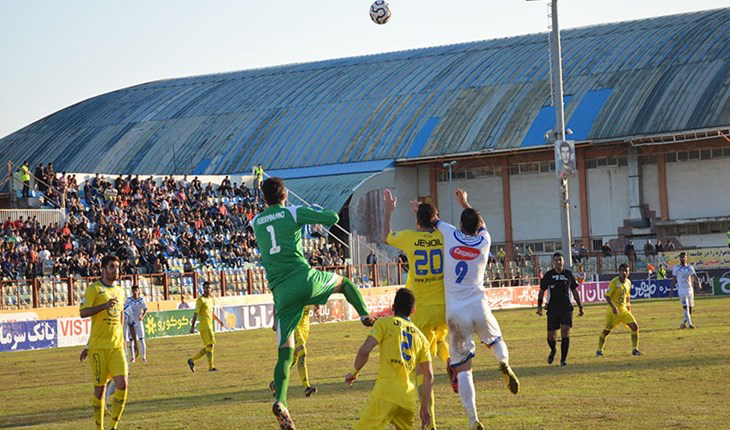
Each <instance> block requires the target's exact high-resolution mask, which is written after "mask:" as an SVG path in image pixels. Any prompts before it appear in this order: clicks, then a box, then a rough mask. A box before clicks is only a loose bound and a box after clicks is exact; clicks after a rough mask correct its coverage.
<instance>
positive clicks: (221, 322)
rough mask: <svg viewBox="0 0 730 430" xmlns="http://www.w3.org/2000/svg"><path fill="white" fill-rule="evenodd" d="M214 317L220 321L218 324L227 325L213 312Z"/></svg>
mask: <svg viewBox="0 0 730 430" xmlns="http://www.w3.org/2000/svg"><path fill="white" fill-rule="evenodd" d="M213 319H214V320H216V321H218V324H220V325H221V327H225V326H226V324H225V323H224V322H223V321H222V320H221V319H220V318H218V315H216V314H213Z"/></svg>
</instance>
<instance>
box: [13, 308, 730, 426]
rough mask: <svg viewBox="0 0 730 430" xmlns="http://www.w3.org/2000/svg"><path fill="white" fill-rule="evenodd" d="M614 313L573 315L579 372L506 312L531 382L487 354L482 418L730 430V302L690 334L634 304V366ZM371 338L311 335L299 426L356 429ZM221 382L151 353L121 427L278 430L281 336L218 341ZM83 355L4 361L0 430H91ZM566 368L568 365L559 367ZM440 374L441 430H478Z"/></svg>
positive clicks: (183, 354) (518, 313)
mask: <svg viewBox="0 0 730 430" xmlns="http://www.w3.org/2000/svg"><path fill="white" fill-rule="evenodd" d="M605 312H606V307H605V305H600V306H599V305H594V306H588V307H587V308H586V315H585V316H584V317H582V318H578V316H577V312H576V314H575V316H574V325H575V326H574V327H573V331H572V336H571V337H572V341H571V350H570V357H569V359H568V366H567V367H562V368H561V367H560V366H559V365H555V364H554V365H550V366H549V365H547V363H546V361H545V358H546V356H547V352H548V351H547V345H546V343H545V324H546V323H545V317H542V318H540V317H538V316H536V315H535V311H534V309H519V310H509V311H498V312H495V314H496V316H497V319H498V320H499V322H500V325H501V327H502V331H503V333H504V338H505V340H506V342H507V344H508V346H509V349H510V355H511V364H512V366H513V368H514V370H515V372H516V373H517V375H518V377H519V378H520V381H521V383H522V386H521V392H520V394H518V395H516V396H515V395H512V394H510V393H509V392H508V391H507V389H506V388H505V386H504V382H503V380H502V378H501V377H500V375H499V374H498V372H497V366H496V361H495V359H494V357H493V356H492V354H491V353H489V352H488V351H487V349H486V347H484V346H483V345H479V347H478V350H477V357H476V358H475V361H474V367H475V373H474V377H475V383H476V389H477V406H478V410H479V413H480V418H481V420H482V421H483V422H484V423H485V424H486V425H487V427H488V428H494V429H555V428H587V429H591V430H593V429H603V428H613V429H628V428H636V429H667V428H669V429H686V428H694V429H721V428H730V412H729V411H728V406H727V405H726V403H725V402H726V401H727V400H728V399H730V383H728V381H727V378H728V376H729V375H730V346H729V345H730V343H729V342H728V341H729V339H730V337H729V336H728V334H730V329H728V322H730V318H729V317H728V315H730V299H724V298H707V299H699V300H697V303H696V312H695V315H694V316H693V318H694V322H695V324H696V325H697V327H698V328H697V329H696V330H679V328H678V327H679V323H680V321H681V319H682V312H681V307H680V305H679V304H678V302H677V300H676V299H675V300H671V301H670V300H660V301H651V302H647V301H644V302H636V303H635V304H634V306H633V312H634V315H635V316H636V318H637V320H638V323H639V326H640V333H641V335H640V336H641V337H640V342H641V343H640V349H641V351H642V352H643V353H644V355H643V356H641V357H633V356H631V354H630V352H631V339H630V336H629V331H628V330H627V329H626V328H624V327H621V328H617V329H616V330H615V331H614V333H612V334H611V336H609V338H608V341H607V342H606V346H605V354H606V356H605V357H603V358H596V357H595V356H594V352H595V349H596V344H597V339H598V334H599V332H600V330H601V329H602V328H603V322H604V316H605ZM367 334H368V329H366V328H364V327H362V326H361V325H360V324H359V323H358V322H348V323H337V324H320V325H313V326H312V328H311V334H310V338H309V346H308V349H309V356H308V362H309V374H310V378H311V380H312V383H313V384H314V385H316V386H317V387H318V388H319V393H317V394H316V395H315V396H314V397H312V398H309V399H307V398H305V397H304V395H303V389H302V388H301V382H300V379H299V376H298V373H297V371H296V368H294V369H292V379H291V386H290V390H289V407H290V410H291V412H292V415H293V417H294V419H295V422H296V423H297V426H298V428H300V429H327V430H332V429H349V428H352V423H353V421H354V419H355V416H356V415H357V414H358V412H359V410H360V408H361V407H362V405H363V404H364V403H365V400H366V399H367V396H368V395H369V393H370V390H371V389H372V386H373V383H374V379H375V374H376V371H377V368H378V362H377V360H378V355H377V352H376V353H375V354H373V355H372V356H371V359H370V362H369V363H368V365H367V366H366V367H365V369H364V370H363V372H362V374H361V379H360V381H358V382H357V383H356V384H355V386H354V387H353V388H349V387H347V386H346V385H345V383H344V382H343V381H344V375H345V374H346V373H347V372H348V371H349V370H350V369H351V368H352V363H353V359H354V356H355V352H356V351H357V348H358V347H359V346H360V344H361V343H362V341H363V340H364V339H365V337H366V336H367ZM217 340H218V344H217V346H216V349H217V352H216V366H217V367H218V369H219V370H220V372H218V373H208V372H207V371H206V364H205V359H203V360H202V361H201V362H199V366H198V368H199V369H200V370H199V371H198V372H196V373H194V374H193V373H191V372H190V370H189V369H188V367H187V365H186V364H185V360H186V359H187V357H189V356H190V355H192V354H193V353H195V352H196V351H197V350H199V349H200V347H201V342H200V338H199V337H198V336H197V335H196V336H185V337H178V338H166V339H153V340H151V341H149V342H148V356H149V363H147V364H142V363H135V364H133V365H132V366H131V375H130V388H129V400H128V403H127V408H126V411H125V413H124V416H123V418H122V423H121V428H122V429H232V428H238V429H275V428H277V426H276V424H275V419H274V417H273V415H272V414H271V405H272V397H271V392H270V391H269V388H268V385H269V381H270V380H271V378H272V375H273V366H274V361H275V350H274V346H275V341H274V334H273V332H272V331H271V330H268V329H262V330H254V331H239V332H228V333H220V334H218V336H217ZM80 351H81V347H77V348H61V349H53V350H40V351H27V352H13V353H2V354H0V428H1V429H5V428H34V429H85V428H92V418H91V415H92V414H91V407H90V396H91V375H90V370H89V365H88V363H86V362H85V363H84V364H80V363H79V360H78V356H79V352H80ZM558 361H559V360H556V363H557V362H558ZM435 368H436V386H435V394H436V414H437V423H438V424H439V428H442V429H466V428H468V421H467V419H466V416H465V414H464V411H463V409H462V406H461V403H460V401H459V397H458V395H456V394H454V393H453V392H452V391H451V388H450V387H449V385H448V381H447V378H446V375H445V369H444V365H443V364H441V363H440V362H437V363H436V365H435Z"/></svg>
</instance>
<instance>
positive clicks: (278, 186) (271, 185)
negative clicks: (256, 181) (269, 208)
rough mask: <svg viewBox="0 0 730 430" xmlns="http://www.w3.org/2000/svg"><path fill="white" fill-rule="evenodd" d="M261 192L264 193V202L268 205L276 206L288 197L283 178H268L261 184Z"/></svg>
mask: <svg viewBox="0 0 730 430" xmlns="http://www.w3.org/2000/svg"><path fill="white" fill-rule="evenodd" d="M261 191H263V193H264V201H265V202H266V203H267V204H268V205H276V204H279V203H281V202H282V200H284V197H286V185H284V180H283V179H281V178H268V179H266V180H265V181H264V183H263V184H261Z"/></svg>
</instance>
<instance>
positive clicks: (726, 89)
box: [0, 8, 730, 174]
mask: <svg viewBox="0 0 730 430" xmlns="http://www.w3.org/2000/svg"><path fill="white" fill-rule="evenodd" d="M729 34H730V8H727V9H718V10H711V11H704V12H697V13H689V14H682V15H674V16H665V17H659V18H653V19H645V20H639V21H631V22H623V23H615V24H608V25H600V26H593V27H586V28H579V29H573V30H567V31H563V32H562V42H563V58H564V80H565V93H566V95H567V96H566V119H567V121H568V127H569V128H571V129H572V130H573V132H574V134H573V136H572V138H574V139H576V140H605V139H617V138H621V137H624V136H642V135H653V134H658V133H667V132H672V131H683V130H694V129H708V128H712V127H720V126H727V125H730V43H728V35H729ZM549 93H550V84H549V64H548V46H547V35H546V34H535V35H528V36H520V37H513V38H505V39H499V40H489V41H480V42H473V43H465V44H459V45H451V46H440V47H434V48H426V49H418V50H412V51H404V52H393V53H386V54H379V55H371V56H364V57H354V58H345V59H337V60H328V61H320V62H315V63H307V64H294V65H286V66H279V67H270V68H264V69H256V70H247V71H241V72H235V73H225V74H216V75H207V76H196V77H190V78H182V79H171V80H164V81H157V82H151V83H146V84H142V85H137V86H134V87H130V88H126V89H122V90H118V91H114V92H110V93H107V94H102V95H100V96H97V97H93V98H91V99H88V100H85V101H83V102H80V103H78V104H75V105H73V106H70V107H68V108H66V109H63V110H61V111H59V112H56V113H54V114H52V115H50V116H48V117H46V118H43V119H41V120H39V121H37V122H35V123H33V124H31V125H29V126H27V127H25V128H23V129H21V130H19V131H17V132H15V133H13V134H11V135H9V136H7V137H5V138H4V139H2V140H0V159H6V160H7V159H9V160H12V161H14V162H19V161H22V160H25V159H28V160H31V162H32V163H36V162H48V161H53V162H54V163H55V164H56V168H57V170H66V171H83V172H88V171H91V172H94V171H100V172H107V173H125V174H135V173H140V174H145V173H158V174H167V173H173V172H174V171H175V172H177V173H193V174H229V173H242V172H250V169H251V166H253V165H254V164H256V163H262V164H263V165H264V166H265V167H266V168H267V169H268V170H271V169H275V170H277V169H299V168H305V167H312V166H322V167H321V168H320V174H336V173H338V171H337V169H339V170H340V171H341V170H342V166H341V165H342V164H343V163H356V164H352V168H351V169H350V168H346V169H345V170H346V171H347V172H349V173H362V172H367V171H374V170H380V169H382V168H383V167H382V166H386V165H388V161H392V160H395V159H401V158H412V157H423V156H433V155H440V154H453V153H461V152H470V151H482V150H489V149H490V148H491V149H509V148H522V147H530V146H537V145H542V144H543V143H544V137H543V136H544V133H545V132H546V131H547V130H549V129H550V128H552V125H553V122H554V120H553V118H554V115H553V113H552V108H551V107H550V106H549V104H550V96H549ZM373 161H381V162H382V163H368V162H373ZM338 165H340V166H339V167H337V166H338ZM348 166H349V165H348ZM378 166H380V167H378ZM311 170H312V169H309V172H310V174H311ZM290 172H293V170H290Z"/></svg>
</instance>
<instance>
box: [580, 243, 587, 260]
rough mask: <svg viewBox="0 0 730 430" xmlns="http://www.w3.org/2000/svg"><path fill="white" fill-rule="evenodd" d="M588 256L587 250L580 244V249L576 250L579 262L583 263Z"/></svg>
mask: <svg viewBox="0 0 730 430" xmlns="http://www.w3.org/2000/svg"><path fill="white" fill-rule="evenodd" d="M589 256H590V253H589V252H588V248H586V247H585V245H583V244H582V243H581V244H580V249H578V257H580V260H579V261H585V260H586V259H587V258H588V257H589Z"/></svg>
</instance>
